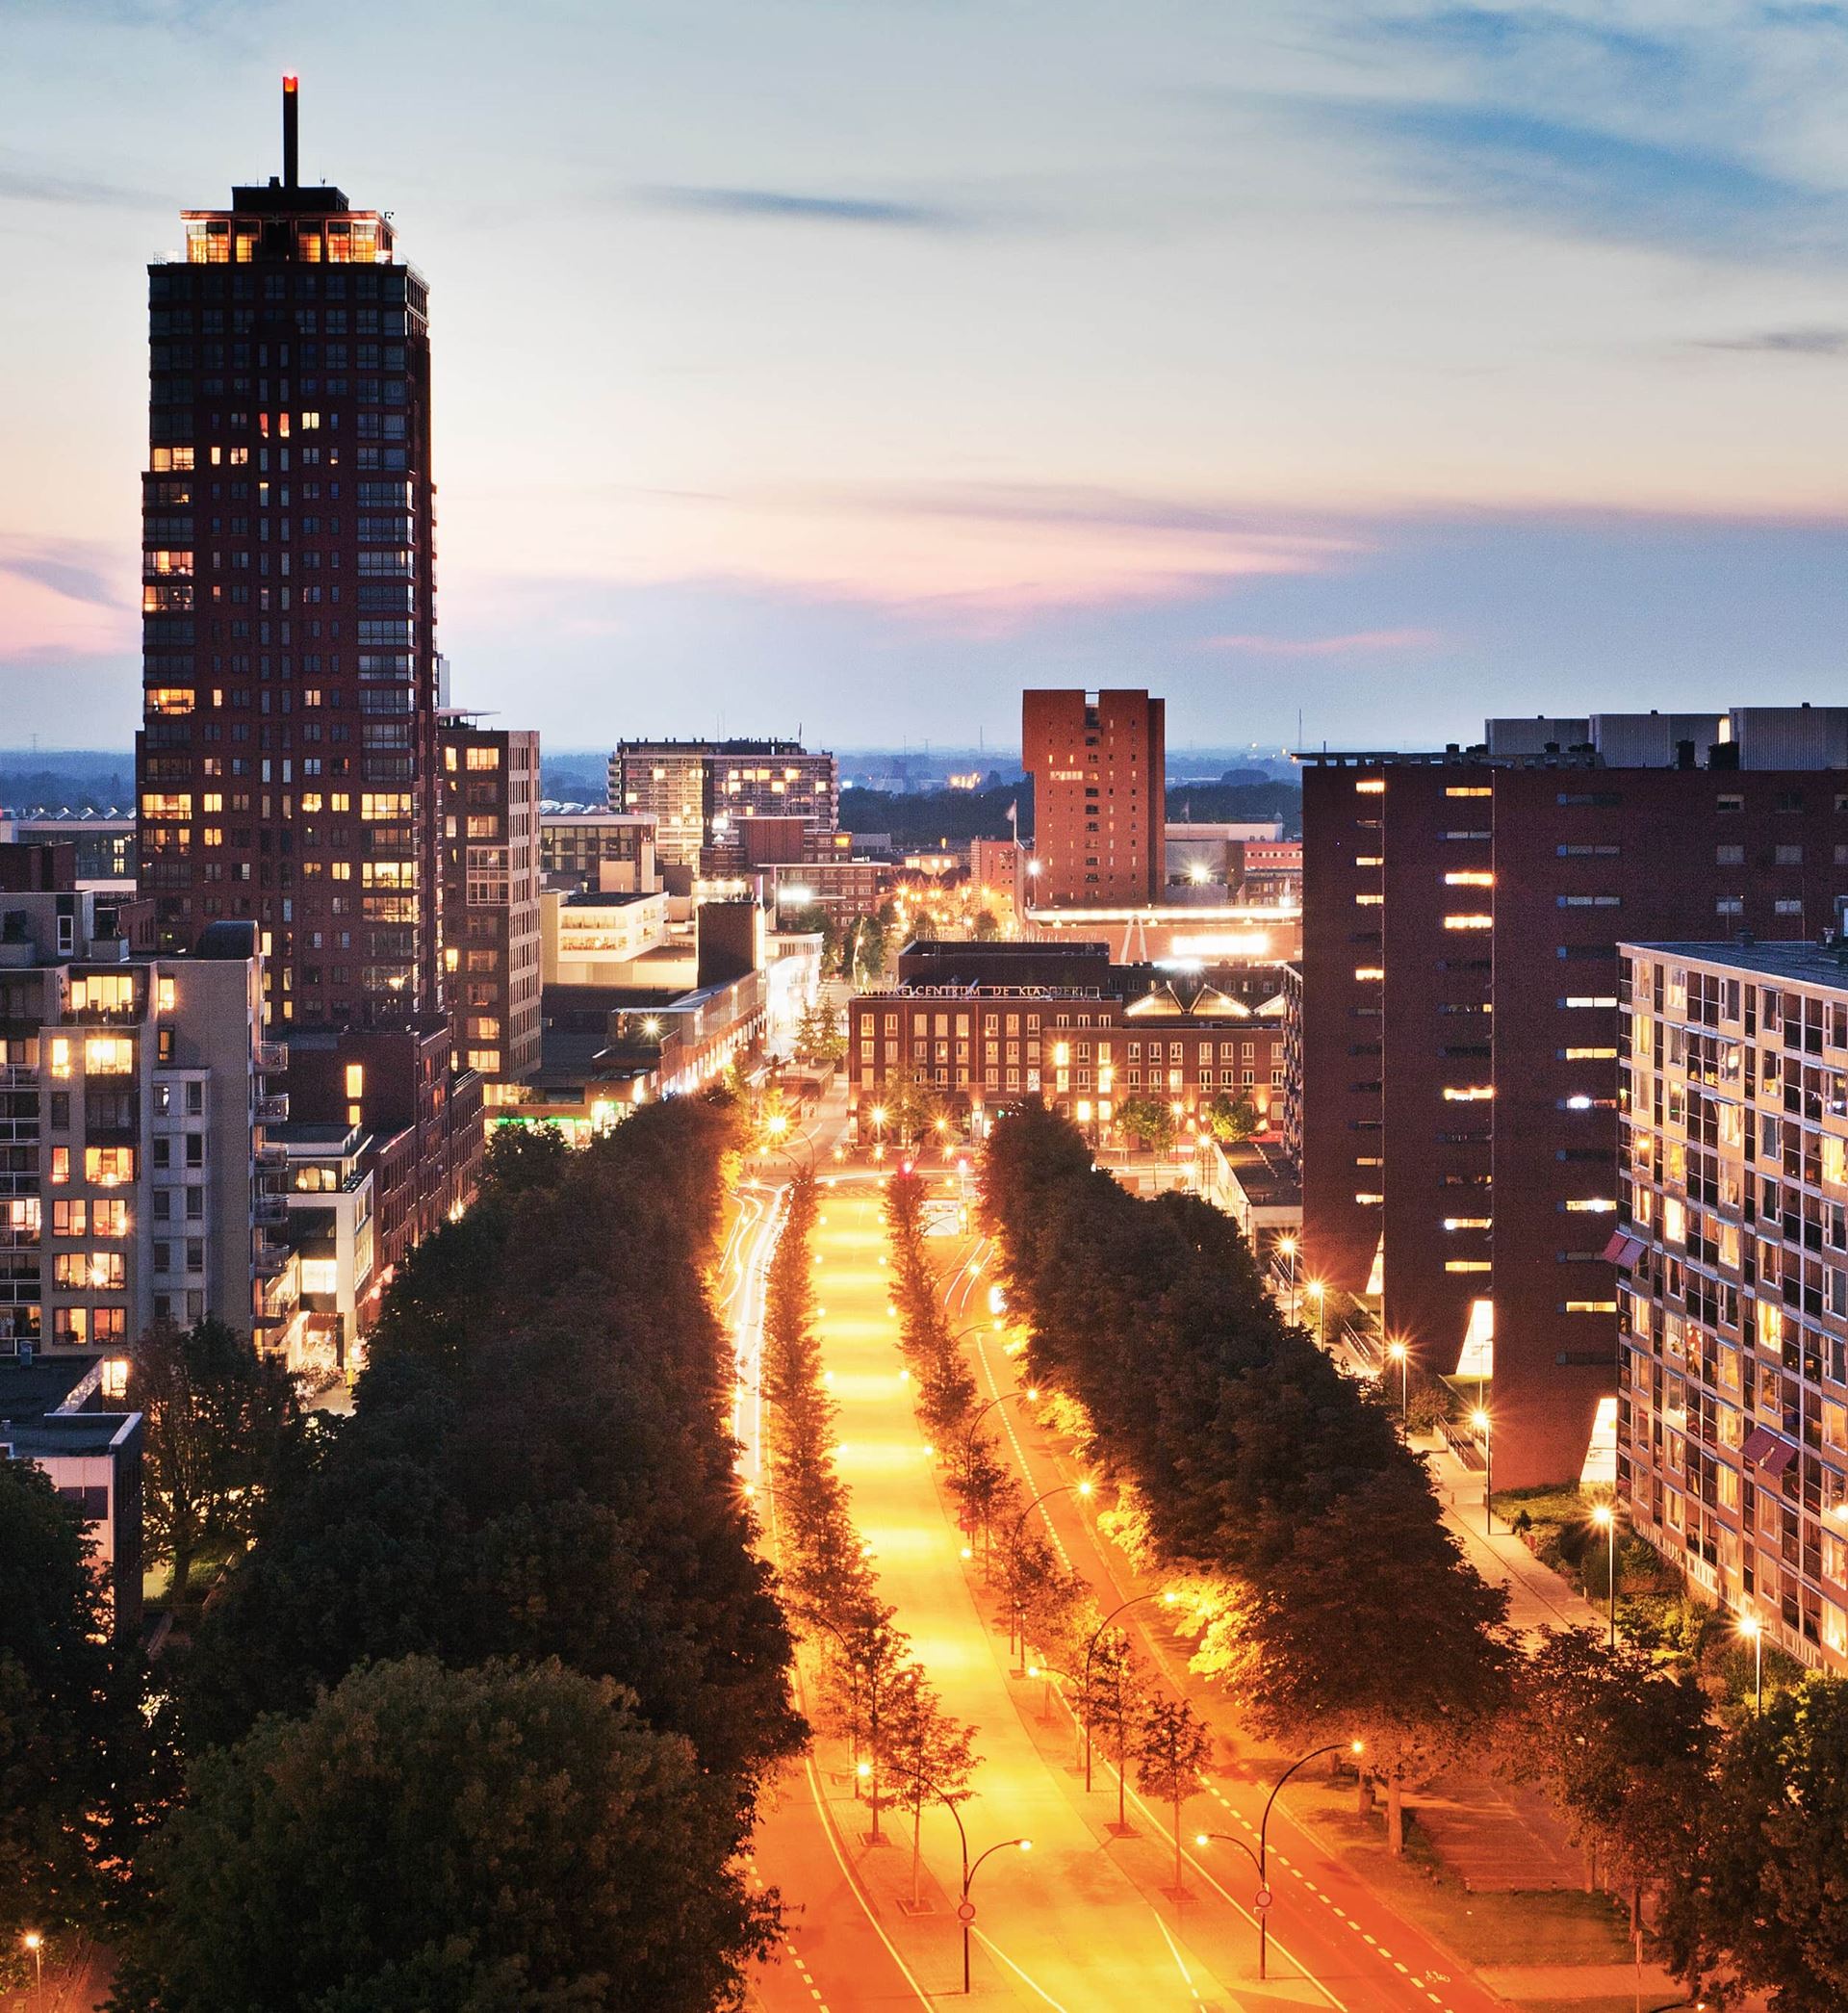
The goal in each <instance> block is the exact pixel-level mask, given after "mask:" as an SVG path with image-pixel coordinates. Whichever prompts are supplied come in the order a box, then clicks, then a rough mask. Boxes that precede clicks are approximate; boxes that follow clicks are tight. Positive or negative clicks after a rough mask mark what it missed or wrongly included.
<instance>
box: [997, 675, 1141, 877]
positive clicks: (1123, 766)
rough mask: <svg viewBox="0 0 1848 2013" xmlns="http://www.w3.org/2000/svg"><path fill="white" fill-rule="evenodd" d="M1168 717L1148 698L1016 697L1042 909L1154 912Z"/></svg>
mask: <svg viewBox="0 0 1848 2013" xmlns="http://www.w3.org/2000/svg"><path fill="white" fill-rule="evenodd" d="M1166 713H1167V708H1166V706H1165V704H1164V702H1163V701H1162V700H1160V699H1151V698H1150V697H1149V695H1148V694H1147V693H1146V692H1132V691H1101V692H1084V691H1039V692H1027V693H1025V694H1024V695H1023V697H1022V702H1021V710H1020V748H1021V761H1022V762H1023V763H1024V765H1025V767H1026V769H1027V772H1028V774H1029V775H1031V776H1032V778H1033V854H1034V860H1035V862H1036V864H1037V868H1038V871H1037V872H1036V874H1035V878H1034V888H1033V899H1034V902H1035V905H1036V906H1038V907H1041V908H1048V909H1058V908H1078V907H1085V906H1091V905H1095V906H1100V907H1108V906H1110V905H1112V904H1113V903H1114V904H1122V903H1125V902H1130V903H1153V902H1158V901H1160V899H1161V898H1162V889H1163V886H1164V884H1165V881H1166V878H1167V862H1166V858H1165V854H1164V847H1163V827H1164V825H1165V823H1166V817H1167V811H1166V807H1167V794H1166V783H1167V762H1168V743H1167V729H1166Z"/></svg>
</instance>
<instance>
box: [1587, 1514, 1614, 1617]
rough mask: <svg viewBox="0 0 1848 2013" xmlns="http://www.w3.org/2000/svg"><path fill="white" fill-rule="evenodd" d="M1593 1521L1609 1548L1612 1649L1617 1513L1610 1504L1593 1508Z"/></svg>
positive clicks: (1607, 1575) (1606, 1562)
mask: <svg viewBox="0 0 1848 2013" xmlns="http://www.w3.org/2000/svg"><path fill="white" fill-rule="evenodd" d="M1591 1520H1592V1522H1593V1523H1594V1524H1596V1525H1597V1526H1598V1528H1599V1530H1601V1531H1602V1532H1603V1533H1604V1538H1605V1542H1606V1545H1607V1547H1608V1549H1607V1551H1606V1554H1605V1560H1604V1568H1605V1570H1604V1577H1605V1580H1606V1581H1607V1582H1608V1586H1607V1588H1606V1591H1607V1593H1608V1596H1609V1601H1610V1647H1611V1648H1612V1649H1615V1648H1616V1647H1617V1512H1616V1510H1613V1509H1612V1508H1611V1506H1610V1505H1609V1504H1608V1503H1599V1504H1596V1505H1594V1506H1593V1508H1592V1512H1591Z"/></svg>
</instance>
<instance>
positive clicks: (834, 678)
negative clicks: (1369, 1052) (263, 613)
mask: <svg viewBox="0 0 1848 2013" xmlns="http://www.w3.org/2000/svg"><path fill="white" fill-rule="evenodd" d="M285 69H288V70H295V71H298V72H299V73H300V77H301V92H302V166H303V173H304V177H305V178H306V179H308V180H310V181H315V180H320V179H322V178H325V179H326V180H329V181H333V182H338V183H339V184H340V185H341V187H343V188H344V189H345V190H346V191H347V194H348V195H349V196H350V197H351V198H352V199H353V200H354V202H355V203H356V204H358V205H360V206H363V207H380V208H389V209H391V210H393V211H394V212H395V213H396V220H397V224H398V230H399V232H400V246H401V248H402V250H403V252H404V254H405V256H407V257H408V258H409V260H410V261H411V262H412V263H414V264H415V265H417V266H418V267H419V268H420V269H421V270H422V271H423V272H424V274H425V276H426V277H427V278H428V280H429V282H430V286H431V336H432V343H433V346H434V350H435V356H436V391H437V405H436V426H437V437H436V465H435V473H436V478H437V481H438V484H439V486H440V499H439V509H440V545H441V560H440V567H439V575H438V579H439V586H440V599H439V609H440V619H441V635H442V639H443V645H444V648H445V650H446V652H447V653H448V655H449V659H450V662H451V665H452V671H453V679H454V692H455V696H456V698H457V700H458V701H459V702H461V703H466V704H469V705H472V706H478V707H480V708H482V709H484V710H493V711H495V712H497V713H498V714H499V715H500V717H501V722H502V723H503V724H507V725H518V726H537V727H538V728H540V729H541V730H542V731H543V732H544V734H545V735H546V736H547V738H548V740H549V741H550V742H552V743H553V744H555V745H558V746H575V747H581V746H594V745H600V744H607V743H608V742H610V741H611V740H613V739H614V738H615V737H616V736H619V735H621V734H624V733H635V734H644V733H645V734H659V733H670V732H671V733H681V734H695V733H703V732H708V731H711V730H712V729H714V728H716V727H723V728H724V729H725V731H727V732H730V733H748V732H772V731H774V732H793V731H795V729H796V728H797V726H798V725H800V726H801V728H802V730H803V732H804V733H805V734H807V735H808V736H810V737H811V738H812V739H813V740H815V741H816V742H818V743H821V744H824V745H826V744H831V743H832V744H839V745H864V744H867V743H872V742H889V743H893V744H896V743H897V742H898V741H899V740H900V739H901V738H902V737H910V738H911V740H912V741H916V740H918V739H919V738H922V737H926V736H928V737H930V738H932V739H934V740H938V741H949V740H954V741H958V742H965V741H972V740H973V739H974V738H975V735H976V732H977V730H978V729H980V730H981V731H982V732H983V733H985V734H986V736H988V740H989V741H990V742H992V743H996V744H1000V745H1004V746H1005V745H1011V744H1014V743H1015V742H1016V741H1017V737H1018V733H1019V691H1020V687H1021V686H1022V685H1023V684H1080V683H1083V684H1146V685H1149V686H1151V687H1153V688H1154V689H1156V690H1158V691H1161V692H1164V693H1166V694H1167V696H1168V723H1169V726H1168V731H1169V738H1170V741H1171V742H1173V743H1176V744H1185V743H1188V742H1199V741H1211V742H1214V743H1232V742H1238V741H1258V742H1264V743H1270V744H1272V745H1274V744H1277V743H1280V742H1286V741H1290V742H1294V740H1295V738H1296V732H1297V725H1296V723H1297V716H1298V712H1300V715H1301V720H1302V732H1303V734H1304V736H1305V737H1306V738H1307V739H1308V740H1310V741H1314V742H1320V741H1322V740H1327V741H1329V742H1331V743H1333V744H1337V745H1354V746H1368V745H1371V746H1398V745H1414V744H1418V743H1421V742H1425V741H1432V740H1435V741H1443V740H1450V739H1459V738H1461V739H1469V738H1473V737H1474V736H1476V734H1477V733H1478V732H1479V727H1480V721H1481V718H1482V715H1483V713H1484V712H1485V711H1487V710H1497V711H1508V712H1520V711H1538V710H1548V711H1574V710H1597V709H1600V708H1603V709H1605V710H1614V709H1621V708H1630V707H1648V706H1653V705H1659V706H1663V707H1667V706H1670V705H1674V706H1677V707H1681V708H1689V707H1694V706H1698V705H1711V706H1721V705H1724V704H1726V703H1728V702H1731V701H1739V700H1746V699H1750V700H1753V701H1755V702H1758V703H1772V702H1781V701H1796V700H1799V699H1804V698H1812V699H1815V700H1817V701H1824V700H1827V701H1834V702H1836V703H1839V702H1840V701H1841V699H1842V698H1843V686H1842V679H1841V671H1842V665H1843V660H1844V627H1845V625H1844V589H1848V549H1845V547H1844V538H1843V532H1844V526H1845V524H1848V397H1845V396H1844V395H1848V197H1845V194H1844V192H1848V120H1844V118H1843V116H1842V107H1843V105H1844V104H1845V103H1848V7H1840V6H1833V5H1819V4H1817V5H1812V4H1800V0H1793V4H1788V5H1761V6H1746V5H1732V4H1728V0H1614V4H1603V5H1590V4H1578V0H1568V4H1563V5H1559V6H1556V7H1519V6H1517V7H1506V8H1501V7H1473V6H1439V5H1433V6H1420V5H1410V4H1406V5H1360V4H1348V5H1341V4H1329V5H1319V4H1316V0H1142V4H1139V5H1136V6H1125V5H1104V4H1096V0H1058V4H1053V0H833V4H823V0H658V4H657V0H650V4H642V0H612V4H589V0H585V4H579V5H560V4H554V0H526V4H523V5H520V6H518V7H508V6H506V5H504V4H499V0H498V4H495V5H492V6H490V5H487V4H484V0H441V4H397V0H372V4H370V5H366V6H360V5H355V4H348V0H322V4H320V5H317V6H316V7H314V8H312V9H311V8H307V7H301V6H287V5H281V4H277V5H265V4H261V0H223V4H214V0H8V4H7V5H6V7H5V9H4V13H0V136H3V138H0V231H3V232H4V234H5V241H6V244H5V248H6V260H7V266H6V274H7V276H6V281H5V290H4V294H5V304H4V308H3V309H0V745H14V746H16V745H19V744H21V743H23V742H24V741H25V739H26V738H27V736H29V735H33V734H37V735H38V736H39V738H40V740H41V742H42V743H43V744H44V745H47V746H66V747H67V746H98V745H115V746H122V745H126V743H127V741H128V739H129V737H130V736H131V735H132V732H133V729H134V726H135V724H136V722H137V720H138V717H139V710H140V700H139V678H138V669H137V664H138V648H139V640H138V639H139V618H138V614H137V608H138V605H139V575H138V566H137V555H138V550H139V547H138V508H139V484H138V480H137V477H138V474H139V471H140V470H141V466H142V463H143V459H144V456H145V452H146V450H145V440H146V352H145V348H144V340H145V328H146V318H145V275H144V271H143V268H144V266H145V264H146V262H147V261H148V260H149V259H151V258H165V257H169V256H173V255H175V254H176V253H177V251H178V249H179V246H180V245H181V242H182V241H181V233H180V227H179V222H178V218H177V212H178V211H179V210H180V209H181V208H183V207H209V206H214V205H219V204H222V203H223V202H224V201H225V200H226V199H227V197H228V194H229V189H230V185H231V183H232V182H233V181H234V180H237V181H248V180H255V179H259V178H262V177H266V176H268V175H269V174H270V173H272V172H274V171H275V169H276V168H277V166H278V157H279V142H278V113H277V99H278V78H279V75H280V73H281V72H282V71H284V70H285Z"/></svg>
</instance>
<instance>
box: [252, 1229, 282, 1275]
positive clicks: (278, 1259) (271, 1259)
mask: <svg viewBox="0 0 1848 2013" xmlns="http://www.w3.org/2000/svg"><path fill="white" fill-rule="evenodd" d="M289 1255H290V1254H289V1247H288V1246H287V1245H286V1244H278V1243H277V1242H276V1241H275V1239H273V1238H270V1237H259V1238H258V1239H257V1241H256V1242H255V1244H253V1245H252V1246H251V1248H250V1259H251V1263H252V1264H253V1265H254V1266H255V1267H256V1269H257V1274H258V1277H261V1278H266V1279H273V1278H274V1277H276V1275H277V1274H278V1273H279V1272H283V1271H285V1270H286V1269H287V1267H288V1264H289Z"/></svg>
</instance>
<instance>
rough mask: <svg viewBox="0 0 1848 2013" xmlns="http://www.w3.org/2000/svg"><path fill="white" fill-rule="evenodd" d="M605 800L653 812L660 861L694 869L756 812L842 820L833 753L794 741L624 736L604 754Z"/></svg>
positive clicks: (623, 808) (834, 823)
mask: <svg viewBox="0 0 1848 2013" xmlns="http://www.w3.org/2000/svg"><path fill="white" fill-rule="evenodd" d="M609 808H610V810H611V811H615V812H626V813H629V814H630V815H635V814H641V815H645V816H650V817H653V818H654V819H655V850H656V852H657V854H658V856H659V858H660V860H661V861H662V863H663V864H671V865H676V866H683V867H686V868H688V869H691V870H694V871H697V870H698V869H699V866H700V856H701V854H702V852H703V851H704V850H705V849H706V848H707V847H710V846H717V847H721V848H723V847H725V846H727V845H728V844H729V843H730V842H731V841H732V839H734V838H735V837H736V831H737V827H738V826H740V825H741V824H742V823H743V822H744V821H745V820H746V819H748V818H755V817H778V818H782V817H798V818H800V819H801V820H802V821H803V823H804V825H805V826H806V827H807V828H808V829H809V831H811V832H815V833H832V832H834V831H836V830H837V829H838V828H839V823H840V816H839V811H840V772H839V768H838V765H837V764H836V762H835V761H834V757H833V756H832V755H829V754H826V753H819V752H817V753H811V752H810V751H809V750H808V749H806V748H804V747H803V746H802V745H801V744H800V743H799V742H797V741H783V740H763V741H754V740H719V741H676V740H664V741H624V742H623V743H621V745H620V746H619V747H618V748H617V750H616V752H615V754H614V755H612V756H611V757H610V759H609Z"/></svg>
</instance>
